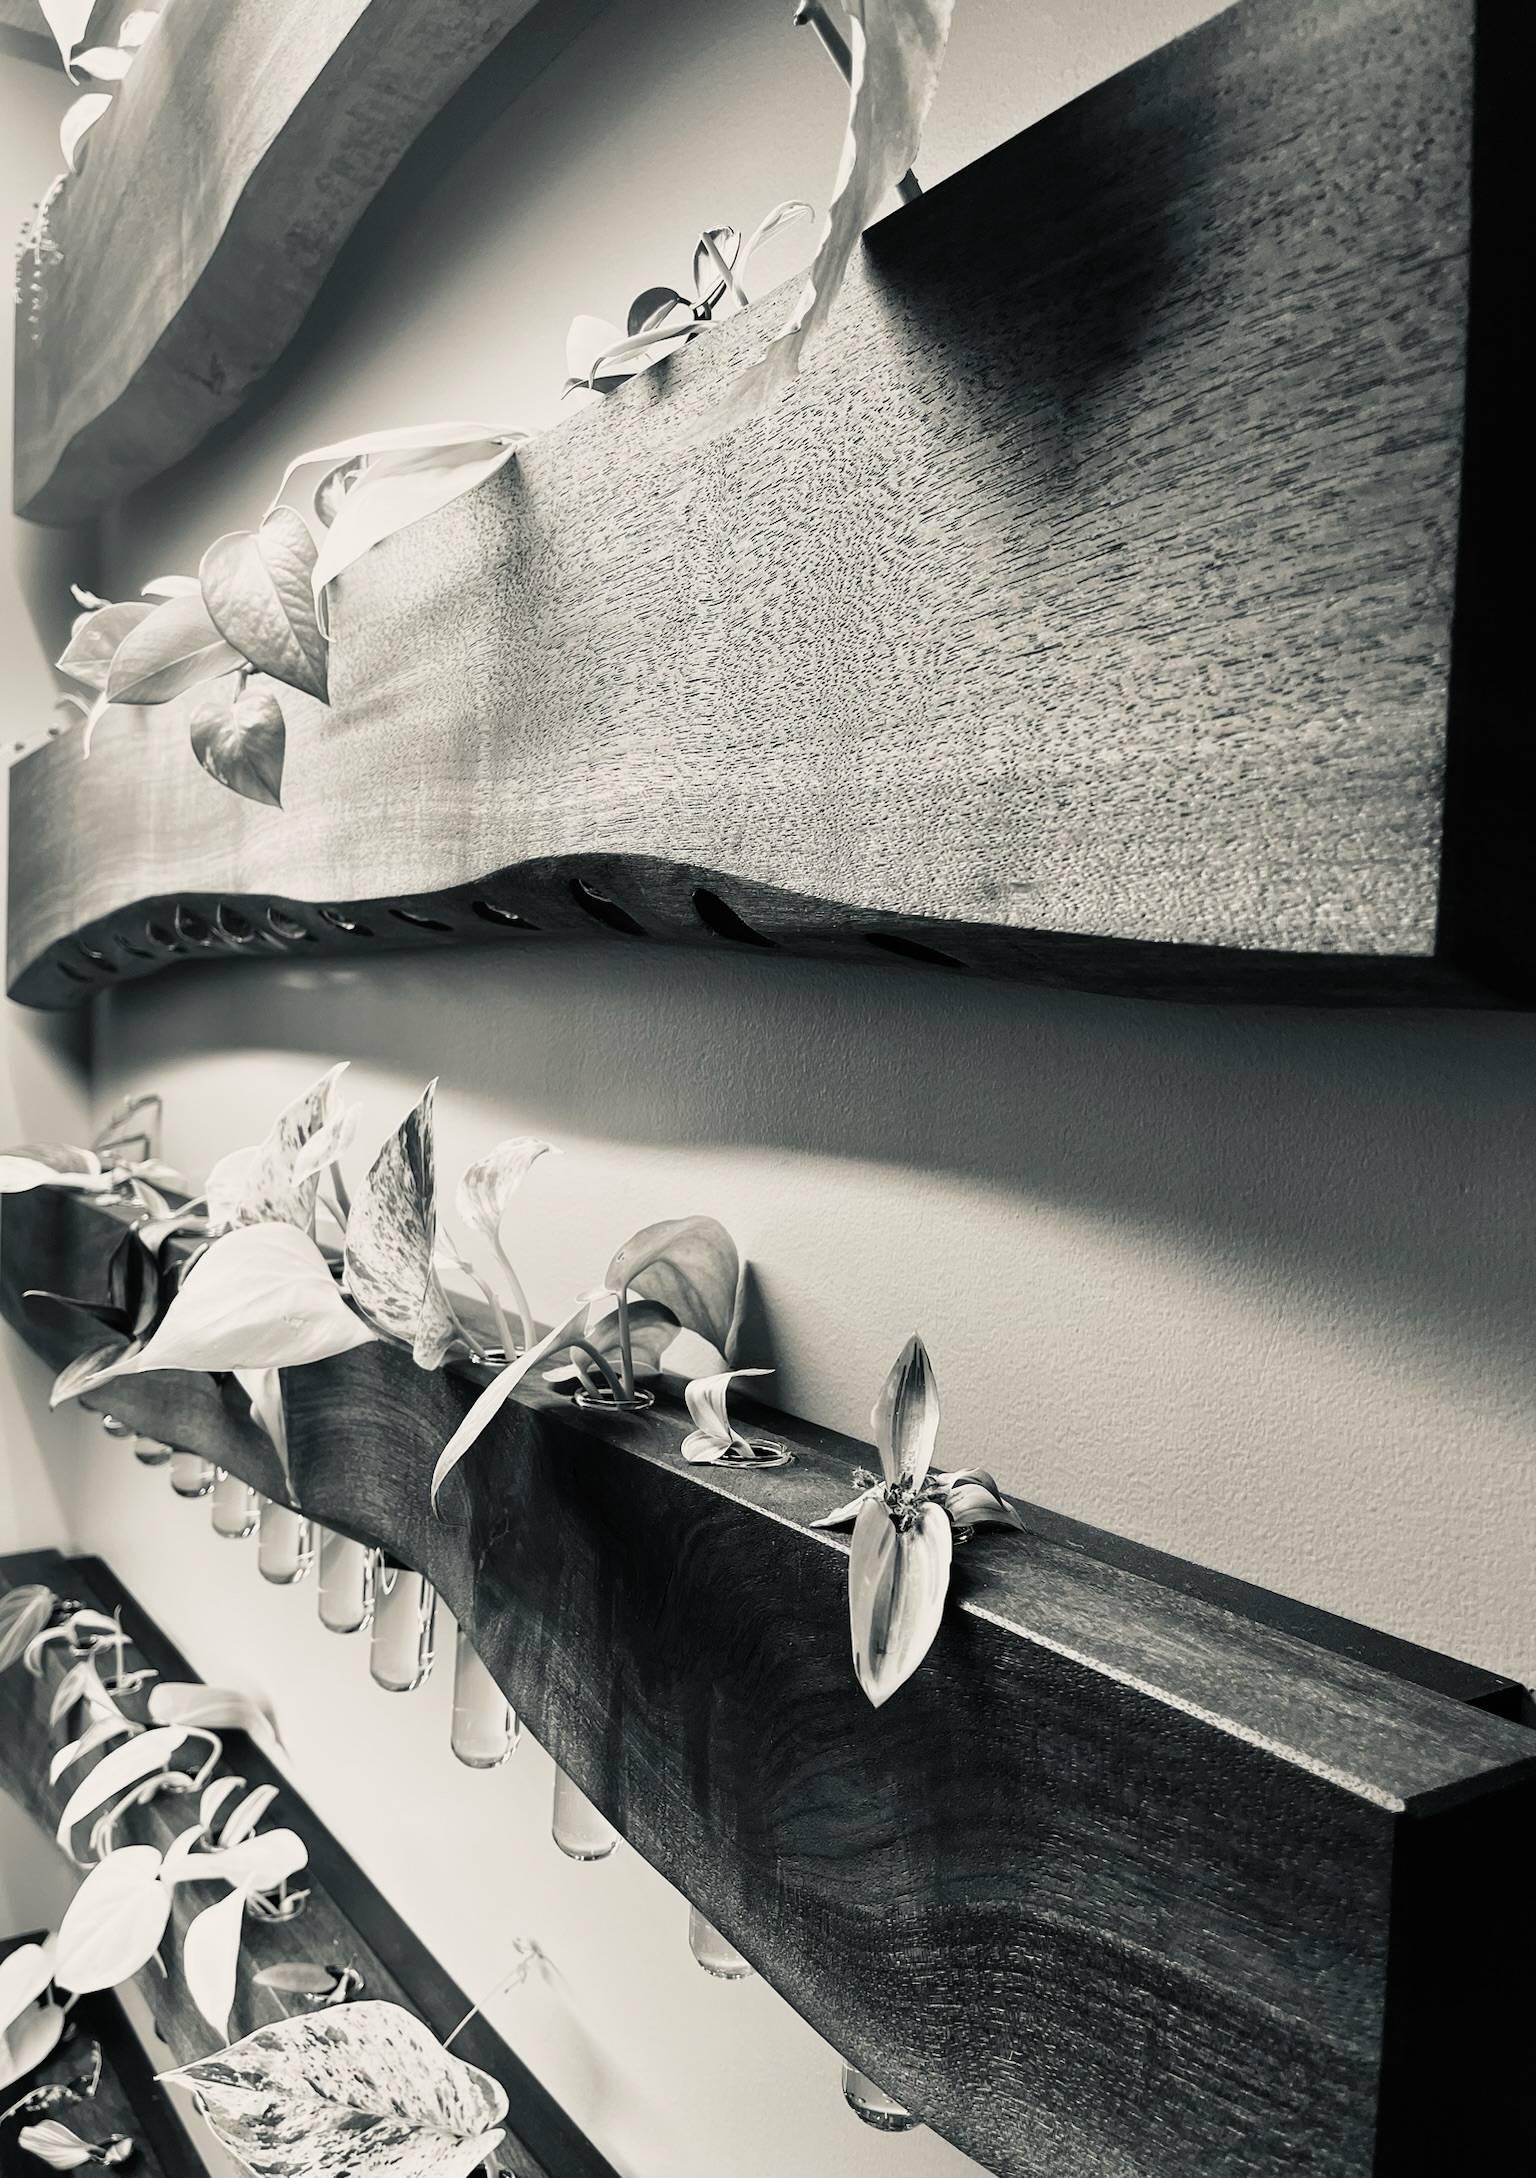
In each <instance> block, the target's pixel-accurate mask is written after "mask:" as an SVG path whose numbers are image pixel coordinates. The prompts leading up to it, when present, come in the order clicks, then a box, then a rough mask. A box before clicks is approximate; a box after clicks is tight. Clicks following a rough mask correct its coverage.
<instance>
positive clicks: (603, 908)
mask: <svg viewBox="0 0 1536 2178" xmlns="http://www.w3.org/2000/svg"><path fill="white" fill-rule="evenodd" d="M571 898H572V899H573V900H574V901H575V903H576V905H577V906H578V907H579V908H580V909H581V911H582V913H583V914H584V915H590V916H591V918H592V920H593V922H595V923H602V924H603V925H605V927H606V928H607V929H609V930H622V931H623V933H624V935H625V937H626V938H643V937H644V936H645V931H644V929H643V928H642V926H641V925H640V924H639V923H637V922H636V921H635V918H634V917H633V915H631V914H630V913H629V912H628V911H627V910H626V909H624V908H621V907H620V906H619V903H618V901H617V900H610V899H609V898H608V895H607V894H606V893H602V892H597V891H595V890H594V888H593V887H592V886H591V885H589V884H587V883H586V882H585V881H584V880H583V879H582V878H579V877H573V878H572V879H571Z"/></svg>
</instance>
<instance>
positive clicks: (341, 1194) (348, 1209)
mask: <svg viewBox="0 0 1536 2178" xmlns="http://www.w3.org/2000/svg"><path fill="white" fill-rule="evenodd" d="M331 1185H332V1187H333V1188H334V1189H335V1190H336V1207H337V1209H338V1210H339V1211H340V1212H341V1221H340V1222H341V1228H342V1231H343V1232H345V1231H346V1226H347V1220H348V1218H349V1217H351V1215H352V1198H351V1196H350V1195H349V1194H348V1193H347V1183H346V1181H345V1180H344V1179H343V1178H342V1176H341V1160H340V1159H339V1158H335V1157H333V1158H332V1160H331Z"/></svg>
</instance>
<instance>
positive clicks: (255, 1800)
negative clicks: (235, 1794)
mask: <svg viewBox="0 0 1536 2178" xmlns="http://www.w3.org/2000/svg"><path fill="white" fill-rule="evenodd" d="M276 1798H277V1787H276V1785H258V1786H257V1787H256V1789H255V1791H254V1792H248V1793H247V1794H246V1796H245V1798H244V1799H243V1800H242V1801H241V1802H240V1804H239V1806H238V1807H237V1808H235V1809H233V1810H232V1811H231V1813H230V1817H229V1820H228V1821H227V1822H226V1823H225V1825H224V1827H223V1829H222V1830H221V1831H220V1832H219V1846H220V1849H221V1850H222V1851H227V1850H228V1849H229V1847H230V1846H232V1845H239V1844H241V1843H243V1841H244V1840H245V1839H246V1838H248V1837H250V1836H251V1835H252V1834H253V1833H254V1831H255V1829H256V1826H257V1824H258V1823H259V1822H260V1821H261V1818H262V1816H263V1815H265V1814H266V1812H267V1809H268V1808H269V1807H270V1806H271V1805H272V1802H273V1801H274V1800H275V1799H276Z"/></svg>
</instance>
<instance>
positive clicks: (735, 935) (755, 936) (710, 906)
mask: <svg viewBox="0 0 1536 2178" xmlns="http://www.w3.org/2000/svg"><path fill="white" fill-rule="evenodd" d="M693 912H694V914H695V915H697V917H698V918H699V921H700V922H701V923H702V924H703V925H704V927H705V929H706V930H712V931H713V932H714V934H715V936H716V937H717V938H729V939H730V940H731V942H732V944H733V945H763V946H766V947H767V948H768V949H769V951H770V952H771V951H772V950H773V949H774V946H773V940H772V938H768V937H765V936H764V935H763V933H762V931H760V930H754V929H753V928H752V925H751V924H750V923H747V922H743V921H742V919H741V917H740V916H739V915H738V914H737V912H736V910H735V909H734V908H733V907H732V906H731V904H730V902H729V901H728V900H722V899H721V897H720V895H719V893H717V892H710V891H709V890H708V889H707V888H706V887H705V886H703V885H700V886H699V888H698V890H697V891H696V892H695V893H694V896H693Z"/></svg>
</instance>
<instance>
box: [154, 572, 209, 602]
mask: <svg viewBox="0 0 1536 2178" xmlns="http://www.w3.org/2000/svg"><path fill="white" fill-rule="evenodd" d="M142 594H143V595H144V596H145V597H201V596H202V594H203V586H202V584H201V583H200V582H199V581H198V579H197V577H196V575H156V577H155V579H154V581H153V582H146V583H145V585H144V589H143V592H142Z"/></svg>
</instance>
